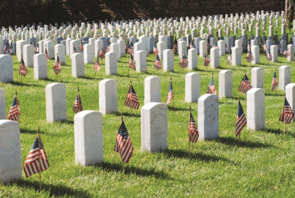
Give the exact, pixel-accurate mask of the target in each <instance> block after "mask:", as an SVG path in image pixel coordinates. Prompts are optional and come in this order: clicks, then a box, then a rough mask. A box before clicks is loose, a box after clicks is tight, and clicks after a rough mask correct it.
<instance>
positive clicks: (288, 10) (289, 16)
mask: <svg viewBox="0 0 295 198" xmlns="http://www.w3.org/2000/svg"><path fill="white" fill-rule="evenodd" d="M294 12H295V5H294V0H286V4H285V15H286V20H287V21H286V22H287V26H288V28H289V30H290V31H291V28H292V27H293V20H294Z"/></svg>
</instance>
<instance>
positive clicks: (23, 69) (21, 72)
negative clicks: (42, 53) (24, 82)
mask: <svg viewBox="0 0 295 198" xmlns="http://www.w3.org/2000/svg"><path fill="white" fill-rule="evenodd" d="M18 73H19V75H22V76H26V75H27V73H28V70H27V67H26V65H25V63H24V60H23V58H22V60H21V63H20V66H19V72H18Z"/></svg>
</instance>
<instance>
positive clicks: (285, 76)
mask: <svg viewBox="0 0 295 198" xmlns="http://www.w3.org/2000/svg"><path fill="white" fill-rule="evenodd" d="M290 82H291V67H290V66H286V65H283V66H281V67H280V76H279V89H281V90H285V87H286V85H288V84H289V83H290Z"/></svg>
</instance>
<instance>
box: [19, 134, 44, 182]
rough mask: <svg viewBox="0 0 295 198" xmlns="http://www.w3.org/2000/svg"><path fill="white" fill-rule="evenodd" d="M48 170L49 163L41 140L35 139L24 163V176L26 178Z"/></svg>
mask: <svg viewBox="0 0 295 198" xmlns="http://www.w3.org/2000/svg"><path fill="white" fill-rule="evenodd" d="M39 144H40V148H39ZM48 168H49V163H48V160H47V156H46V152H45V150H44V146H43V144H42V142H41V139H40V138H39V137H37V138H36V140H35V142H34V144H33V146H32V148H31V150H30V153H29V155H28V157H27V159H26V161H25V163H24V171H25V175H26V177H30V176H31V175H34V174H36V173H40V172H42V171H45V170H47V169H48Z"/></svg>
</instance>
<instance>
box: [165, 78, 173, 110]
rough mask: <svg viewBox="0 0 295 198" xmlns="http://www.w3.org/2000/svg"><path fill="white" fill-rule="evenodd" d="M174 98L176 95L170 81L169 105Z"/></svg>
mask: <svg viewBox="0 0 295 198" xmlns="http://www.w3.org/2000/svg"><path fill="white" fill-rule="evenodd" d="M172 98H174V95H173V88H172V81H170V85H169V91H168V97H167V102H166V104H167V105H168V104H169V103H170V102H171V100H172Z"/></svg>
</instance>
